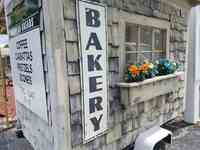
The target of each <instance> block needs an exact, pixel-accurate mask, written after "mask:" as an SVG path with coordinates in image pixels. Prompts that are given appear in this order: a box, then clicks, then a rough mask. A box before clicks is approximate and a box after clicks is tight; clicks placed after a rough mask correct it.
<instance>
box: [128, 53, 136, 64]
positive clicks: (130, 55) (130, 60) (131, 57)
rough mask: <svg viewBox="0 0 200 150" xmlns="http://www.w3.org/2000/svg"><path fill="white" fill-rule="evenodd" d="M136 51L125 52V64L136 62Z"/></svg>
mask: <svg viewBox="0 0 200 150" xmlns="http://www.w3.org/2000/svg"><path fill="white" fill-rule="evenodd" d="M137 55H138V54H137V53H127V54H126V64H136V63H137Z"/></svg>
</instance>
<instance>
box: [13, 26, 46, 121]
mask: <svg viewBox="0 0 200 150" xmlns="http://www.w3.org/2000/svg"><path fill="white" fill-rule="evenodd" d="M10 51H11V65H12V75H13V82H14V88H15V98H16V100H17V101H18V102H19V103H21V104H23V105H24V106H26V107H27V108H28V109H30V110H31V111H32V112H34V113H36V114H37V115H38V116H40V117H41V118H42V119H43V120H46V121H47V105H46V92H45V85H44V72H43V63H42V53H41V41H40V29H39V28H37V29H34V30H31V31H29V32H26V33H24V34H21V35H18V36H16V37H14V38H11V39H10Z"/></svg>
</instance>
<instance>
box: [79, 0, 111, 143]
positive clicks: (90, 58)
mask: <svg viewBox="0 0 200 150" xmlns="http://www.w3.org/2000/svg"><path fill="white" fill-rule="evenodd" d="M77 4H78V7H77V11H78V14H79V15H78V17H79V18H78V20H79V32H80V37H79V38H80V41H79V43H80V54H81V61H80V65H81V70H82V71H81V72H82V73H81V74H82V75H81V80H82V102H83V103H82V104H83V124H84V134H83V135H84V141H85V142H87V141H90V140H92V139H94V138H95V137H96V136H99V135H102V134H103V133H105V131H106V130H107V120H108V117H107V116H108V112H107V111H108V108H107V105H108V91H107V90H108V80H107V36H106V7H105V6H102V5H100V4H98V3H91V2H87V1H79V0H78V1H77Z"/></svg>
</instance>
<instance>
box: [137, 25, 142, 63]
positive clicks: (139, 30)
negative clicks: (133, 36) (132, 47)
mask: <svg viewBox="0 0 200 150" xmlns="http://www.w3.org/2000/svg"><path fill="white" fill-rule="evenodd" d="M140 36H141V26H140V25H138V42H137V62H139V60H140V58H139V57H140V39H141V38H140Z"/></svg>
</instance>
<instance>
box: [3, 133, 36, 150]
mask: <svg viewBox="0 0 200 150" xmlns="http://www.w3.org/2000/svg"><path fill="white" fill-rule="evenodd" d="M0 150H33V148H32V147H31V146H30V144H29V143H28V141H27V140H26V139H24V138H17V137H16V135H15V130H14V129H11V130H9V131H6V132H1V133H0Z"/></svg>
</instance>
